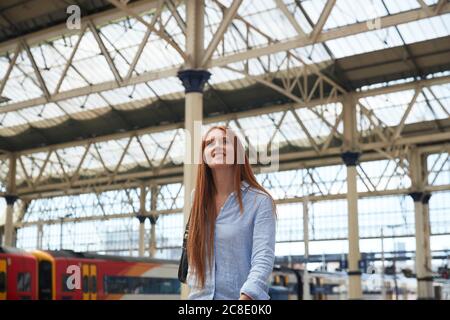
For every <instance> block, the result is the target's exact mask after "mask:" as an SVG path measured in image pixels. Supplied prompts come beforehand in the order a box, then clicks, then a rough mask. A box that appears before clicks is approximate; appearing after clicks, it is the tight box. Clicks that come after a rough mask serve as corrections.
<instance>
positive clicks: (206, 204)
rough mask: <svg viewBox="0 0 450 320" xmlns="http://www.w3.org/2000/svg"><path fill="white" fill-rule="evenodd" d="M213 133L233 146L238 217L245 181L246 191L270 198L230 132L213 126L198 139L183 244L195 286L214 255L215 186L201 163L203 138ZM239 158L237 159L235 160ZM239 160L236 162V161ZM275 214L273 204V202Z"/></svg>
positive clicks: (204, 276)
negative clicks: (197, 159)
mask: <svg viewBox="0 0 450 320" xmlns="http://www.w3.org/2000/svg"><path fill="white" fill-rule="evenodd" d="M214 129H219V130H222V131H223V132H225V134H226V135H227V138H228V139H230V138H231V139H232V140H231V141H233V144H234V169H235V170H234V171H235V176H234V191H235V193H236V195H237V199H238V202H239V207H240V211H241V214H242V213H243V204H242V192H241V183H242V181H245V182H247V183H248V184H249V186H250V187H253V188H254V189H257V190H259V191H261V192H263V193H265V194H267V195H268V196H269V197H270V198H272V196H271V195H270V194H269V193H268V192H267V191H266V190H265V189H264V188H263V187H262V186H261V185H260V184H259V183H258V181H257V180H256V177H255V175H254V173H253V170H252V168H251V166H250V163H249V160H248V157H247V155H246V154H245V151H244V148H243V146H242V144H241V142H240V141H239V138H238V137H237V136H236V135H235V134H234V132H233V131H232V130H231V129H229V128H227V127H225V126H214V127H212V128H210V129H209V130H208V131H207V132H206V134H205V135H204V137H203V139H202V145H201V157H200V159H201V160H200V163H199V165H198V168H197V179H196V184H195V193H194V199H193V200H194V201H193V203H192V207H191V212H190V220H189V235H188V242H187V253H188V259H189V265H190V267H191V268H192V269H193V270H194V272H195V275H196V278H197V281H198V284H200V286H201V287H204V285H205V278H206V275H205V274H206V268H207V262H208V267H209V268H210V269H211V265H212V258H213V255H214V229H215V221H216V217H217V214H218V212H216V211H217V210H216V206H215V194H216V191H217V189H216V186H215V184H214V179H213V175H212V171H211V168H209V166H208V165H207V164H206V163H205V162H204V160H203V153H204V150H205V147H206V141H205V139H206V137H207V135H208V133H209V132H210V131H212V130H214ZM238 157H240V158H238ZM238 159H240V161H238ZM272 203H273V207H274V210H275V203H274V202H273V199H272Z"/></svg>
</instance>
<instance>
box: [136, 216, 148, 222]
mask: <svg viewBox="0 0 450 320" xmlns="http://www.w3.org/2000/svg"><path fill="white" fill-rule="evenodd" d="M136 218H138V220H139V223H145V219H147V216H143V215H137V216H136Z"/></svg>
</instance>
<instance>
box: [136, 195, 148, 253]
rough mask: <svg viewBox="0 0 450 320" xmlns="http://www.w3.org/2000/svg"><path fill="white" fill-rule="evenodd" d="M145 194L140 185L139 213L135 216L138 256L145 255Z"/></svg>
mask: <svg viewBox="0 0 450 320" xmlns="http://www.w3.org/2000/svg"><path fill="white" fill-rule="evenodd" d="M146 195H147V191H146V190H145V186H141V188H140V194H139V206H140V208H139V215H138V216H137V218H138V219H139V257H143V256H144V255H145V219H146V218H147V216H146V214H145V213H146V210H145V198H146Z"/></svg>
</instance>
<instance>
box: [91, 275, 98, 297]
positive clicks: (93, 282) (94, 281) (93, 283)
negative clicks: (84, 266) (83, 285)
mask: <svg viewBox="0 0 450 320" xmlns="http://www.w3.org/2000/svg"><path fill="white" fill-rule="evenodd" d="M90 292H92V293H95V292H97V277H96V276H91V282H90Z"/></svg>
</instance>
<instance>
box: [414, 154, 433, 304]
mask: <svg viewBox="0 0 450 320" xmlns="http://www.w3.org/2000/svg"><path fill="white" fill-rule="evenodd" d="M409 163H410V165H409V168H410V176H411V189H412V192H411V193H409V195H410V196H411V198H412V199H413V201H414V216H415V231H416V268H415V269H416V278H417V299H433V298H434V292H433V283H432V281H433V278H432V273H431V249H430V218H429V212H428V211H429V210H428V202H429V200H430V197H431V194H428V193H425V192H424V191H423V190H424V187H425V186H424V183H425V181H426V180H425V177H426V170H427V169H426V168H427V167H426V158H425V157H424V156H422V155H421V154H420V153H419V150H418V149H417V148H411V151H410V159H409Z"/></svg>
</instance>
